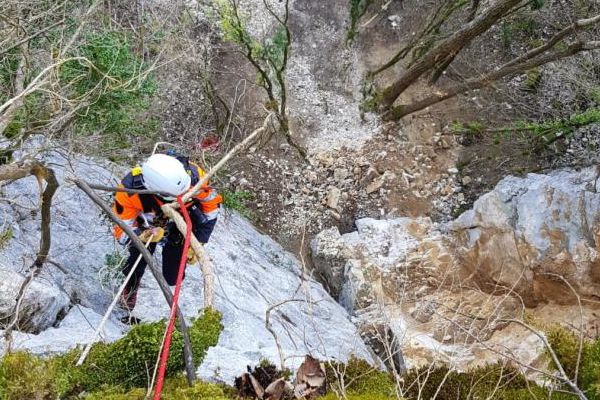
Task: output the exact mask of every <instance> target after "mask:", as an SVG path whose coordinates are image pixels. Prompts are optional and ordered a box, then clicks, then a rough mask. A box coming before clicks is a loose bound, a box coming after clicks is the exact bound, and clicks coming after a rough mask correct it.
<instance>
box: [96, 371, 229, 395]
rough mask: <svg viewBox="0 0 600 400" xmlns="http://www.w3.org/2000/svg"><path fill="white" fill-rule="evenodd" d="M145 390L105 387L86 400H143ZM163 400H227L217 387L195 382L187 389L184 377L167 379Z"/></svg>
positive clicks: (221, 390)
mask: <svg viewBox="0 0 600 400" xmlns="http://www.w3.org/2000/svg"><path fill="white" fill-rule="evenodd" d="M146 393H147V390H146V389H143V388H136V389H132V390H129V391H128V390H125V389H123V388H122V387H120V386H107V387H104V388H102V389H101V390H99V391H97V392H94V393H91V394H89V395H87V396H85V397H84V398H85V399H86V400H144V399H146ZM161 398H162V399H163V400H192V399H194V400H195V399H202V400H227V398H228V397H227V396H226V395H225V394H224V391H223V389H222V388H221V387H219V386H218V385H214V384H211V383H206V382H197V383H196V384H195V385H194V386H193V387H188V384H187V381H186V379H185V378H184V377H176V378H172V379H167V380H166V381H165V385H164V387H163V390H162V396H161Z"/></svg>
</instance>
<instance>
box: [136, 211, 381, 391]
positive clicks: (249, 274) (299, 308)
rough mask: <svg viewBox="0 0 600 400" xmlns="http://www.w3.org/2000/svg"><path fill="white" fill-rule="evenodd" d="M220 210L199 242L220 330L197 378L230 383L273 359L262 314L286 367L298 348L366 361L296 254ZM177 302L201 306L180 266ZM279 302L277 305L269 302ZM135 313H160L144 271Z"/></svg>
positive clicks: (189, 310)
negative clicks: (210, 265)
mask: <svg viewBox="0 0 600 400" xmlns="http://www.w3.org/2000/svg"><path fill="white" fill-rule="evenodd" d="M227 214H228V215H222V216H221V218H220V221H219V224H218V225H217V228H216V230H215V232H214V233H213V236H212V238H211V240H210V242H209V244H208V246H207V249H208V251H209V254H210V255H211V257H212V259H213V262H214V265H215V273H216V279H215V281H216V282H215V292H216V293H215V294H216V298H215V303H216V304H215V305H216V308H217V309H218V310H220V311H221V312H223V325H224V330H223V333H222V334H221V337H220V339H219V343H218V345H217V346H216V347H214V348H211V349H210V350H209V351H208V354H207V356H206V358H205V360H204V363H203V364H202V366H201V367H200V370H199V373H200V375H201V376H202V377H203V378H206V379H216V380H223V381H225V382H229V383H231V382H232V380H233V378H234V377H235V376H237V375H239V374H240V373H241V372H243V371H244V370H245V366H246V365H255V364H257V363H258V362H259V361H260V359H262V358H266V359H269V360H271V361H273V362H275V363H277V364H279V353H278V350H277V345H276V341H275V338H274V337H273V336H272V335H271V333H269V331H268V330H267V329H266V327H265V319H266V312H267V310H268V309H269V308H271V307H273V308H272V311H271V312H270V321H271V326H272V328H273V330H274V331H275V333H276V335H277V338H278V340H279V341H280V344H281V347H282V350H283V356H284V358H285V359H286V366H288V367H297V366H299V365H300V363H301V362H302V360H303V357H304V355H305V354H307V353H310V354H312V355H313V356H315V357H317V358H321V359H337V360H346V359H347V358H348V356H349V355H350V354H355V355H356V356H358V357H360V358H365V359H368V360H371V356H370V355H369V352H368V350H367V348H366V346H365V345H364V343H363V342H362V340H361V339H360V336H359V335H358V332H357V329H356V327H355V326H354V325H353V324H352V322H351V321H350V319H349V316H348V314H347V312H346V311H345V310H344V309H343V308H342V307H341V306H340V305H338V304H337V303H336V302H335V301H334V300H333V299H332V298H331V296H330V295H329V294H328V293H327V292H326V291H325V290H324V289H323V287H322V286H321V285H320V284H318V283H316V282H315V281H314V280H313V279H311V278H308V277H307V276H304V275H303V274H302V269H301V265H300V263H299V262H298V260H297V259H296V258H294V257H293V256H292V255H291V254H289V253H287V252H285V251H284V250H283V249H282V248H281V246H280V245H278V244H277V243H275V242H274V241H273V240H272V239H271V238H269V237H268V236H265V235H261V234H260V233H259V232H257V231H256V230H255V229H254V227H252V225H250V224H249V223H248V222H247V221H246V220H244V219H243V218H241V217H239V216H238V215H236V214H231V213H227ZM186 274H187V275H186V279H185V282H184V288H183V291H182V298H181V304H182V309H183V312H184V313H185V314H186V315H188V316H193V315H197V312H198V309H200V308H201V307H202V298H203V297H202V296H203V295H202V287H203V282H202V275H201V273H200V271H199V269H198V268H190V269H188V271H187V272H186ZM278 304H279V306H277V305H278ZM135 314H136V315H137V316H138V317H140V318H142V319H144V320H149V321H151V320H157V319H160V318H164V317H165V316H167V315H168V308H167V306H166V304H165V302H164V301H163V299H162V295H161V294H160V289H159V288H158V286H157V284H156V283H155V281H154V280H153V279H152V277H151V275H150V274H149V273H147V274H146V275H145V276H144V280H143V282H142V290H141V291H140V294H139V298H138V306H137V307H136V309H135Z"/></svg>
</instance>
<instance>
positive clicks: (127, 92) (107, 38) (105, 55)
mask: <svg viewBox="0 0 600 400" xmlns="http://www.w3.org/2000/svg"><path fill="white" fill-rule="evenodd" d="M71 55H73V56H74V55H77V56H81V57H86V58H87V59H88V60H89V61H90V62H91V63H92V65H90V64H89V63H87V62H83V61H79V60H76V61H69V62H67V63H65V64H63V65H62V67H61V69H60V74H59V76H60V80H61V84H62V85H63V86H65V87H67V88H69V90H70V91H72V94H73V95H74V96H75V97H77V98H79V99H82V100H84V101H85V102H87V103H88V106H87V107H84V108H83V109H82V110H80V111H79V112H78V114H77V118H76V119H75V121H74V126H75V129H76V132H77V133H79V134H80V135H82V136H88V135H100V136H101V137H102V138H103V145H104V146H105V147H108V148H115V147H117V148H118V147H121V148H123V147H128V143H129V141H130V138H131V137H132V136H139V137H147V136H152V135H153V133H154V132H155V131H156V121H155V120H154V119H152V118H143V117H142V114H143V113H144V111H146V110H147V109H148V107H149V105H150V102H149V99H150V97H151V96H152V95H153V94H154V93H155V91H156V84H155V81H154V79H152V78H151V77H150V76H148V75H147V74H146V73H145V72H144V71H145V69H146V68H147V66H146V65H145V63H144V62H143V60H142V59H141V58H140V57H138V56H137V55H136V54H134V53H133V52H132V50H131V43H130V42H129V38H128V37H127V36H126V35H124V34H122V33H119V32H104V33H98V34H89V35H87V36H86V37H85V40H84V44H83V45H82V46H80V47H79V48H78V49H77V54H71Z"/></svg>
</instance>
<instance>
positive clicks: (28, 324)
mask: <svg viewBox="0 0 600 400" xmlns="http://www.w3.org/2000/svg"><path fill="white" fill-rule="evenodd" d="M0 274H2V280H1V281H0V320H2V321H5V322H7V321H9V320H11V319H12V318H13V315H14V308H15V304H16V302H17V297H18V295H19V291H20V289H21V286H22V285H23V282H24V281H25V277H24V276H22V275H21V274H19V273H17V272H15V271H11V270H7V269H0ZM69 302H70V301H69V297H68V296H67V295H66V294H65V293H64V292H63V291H61V290H60V288H59V287H57V286H56V285H53V284H52V283H51V282H48V281H45V280H43V279H39V278H34V279H33V280H32V281H31V283H30V284H29V285H28V286H27V287H26V290H25V295H24V296H23V299H22V302H21V304H20V306H19V310H18V311H19V313H18V320H17V325H16V328H17V329H18V330H21V331H23V332H31V333H39V332H40V331H43V330H44V329H47V328H49V327H51V326H52V325H54V324H55V323H57V321H58V319H59V318H61V317H63V316H64V315H65V314H66V311H67V310H68V308H69Z"/></svg>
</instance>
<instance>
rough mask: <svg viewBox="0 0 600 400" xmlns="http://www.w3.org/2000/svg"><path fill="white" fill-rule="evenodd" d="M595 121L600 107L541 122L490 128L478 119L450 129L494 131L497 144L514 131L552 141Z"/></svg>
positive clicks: (475, 132)
mask: <svg viewBox="0 0 600 400" xmlns="http://www.w3.org/2000/svg"><path fill="white" fill-rule="evenodd" d="M594 123H600V109H598V108H589V109H587V110H586V111H583V112H581V113H576V114H573V115H571V116H570V117H568V118H562V119H555V120H546V121H541V122H531V121H521V122H517V123H516V124H514V125H512V126H505V127H501V128H495V129H489V128H487V127H485V126H484V125H483V124H481V123H480V122H477V121H474V122H468V123H461V122H454V123H453V124H452V125H451V126H450V131H451V132H452V133H455V134H462V135H472V136H475V135H478V134H481V133H484V132H486V131H489V132H494V134H495V138H494V140H495V143H496V144H499V143H500V142H501V141H502V140H510V138H511V134H512V133H518V134H521V135H524V136H527V137H529V138H531V139H533V140H534V141H537V142H539V141H541V143H552V142H554V141H555V140H556V139H557V138H559V137H565V136H568V135H570V134H572V133H573V132H575V130H576V129H578V128H581V127H583V126H586V125H590V124H594Z"/></svg>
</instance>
